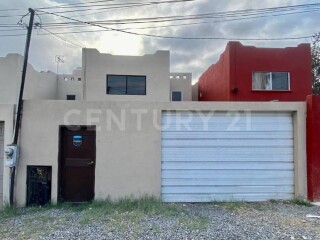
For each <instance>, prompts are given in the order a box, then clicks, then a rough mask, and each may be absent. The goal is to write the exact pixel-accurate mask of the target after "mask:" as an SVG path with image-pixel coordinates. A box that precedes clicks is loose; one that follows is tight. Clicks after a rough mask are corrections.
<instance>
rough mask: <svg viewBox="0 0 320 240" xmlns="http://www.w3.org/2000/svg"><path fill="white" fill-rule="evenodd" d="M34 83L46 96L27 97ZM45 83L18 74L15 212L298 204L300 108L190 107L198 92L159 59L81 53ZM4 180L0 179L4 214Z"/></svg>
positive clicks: (2, 108) (2, 120)
mask: <svg viewBox="0 0 320 240" xmlns="http://www.w3.org/2000/svg"><path fill="white" fill-rule="evenodd" d="M15 66H16V68H17V69H19V66H17V65H15ZM5 69H7V68H4V71H5ZM17 69H15V71H17ZM80 72H81V74H80ZM1 73H2V72H1ZM41 74H43V75H44V76H46V77H45V79H44V78H41V81H42V80H44V82H47V81H50V84H52V85H50V86H47V85H46V84H44V85H45V87H48V89H47V90H46V91H47V93H46V94H45V95H41V94H43V93H42V92H41V91H39V90H40V89H39V88H38V87H37V86H38V85H34V86H33V88H31V84H32V82H33V81H35V79H38V78H40V77H38V78H37V76H42V75H41ZM33 75H34V76H33ZM52 75H53V76H52ZM54 75H55V74H53V73H50V72H49V73H38V72H36V71H34V70H33V69H32V68H31V67H29V69H28V76H27V80H26V84H30V88H27V87H26V94H25V97H24V99H25V101H24V105H23V117H22V125H21V131H20V140H19V159H18V162H17V167H16V179H15V192H14V201H15V204H16V205H18V206H25V205H32V204H34V203H40V204H44V203H47V202H50V201H51V202H53V203H56V202H58V201H71V202H83V201H91V200H93V199H105V198H109V197H110V198H111V199H119V198H123V197H128V196H133V197H140V196H143V195H150V196H155V197H158V198H161V199H162V201H165V202H210V201H224V200H229V201H230V200H233V201H264V200H268V199H292V198H294V197H306V196H307V178H306V176H307V175H306V140H305V139H306V128H305V125H306V119H305V112H306V105H305V102H299V101H296V102H290V103H288V102H263V103H260V104H256V102H220V101H217V102H197V101H193V102H192V101H191V100H192V99H196V98H197V97H196V96H197V95H196V94H192V93H195V92H196V93H197V91H196V88H197V85H194V86H192V85H191V78H192V76H191V74H189V73H170V55H169V52H167V51H158V52H156V53H155V54H153V55H144V56H136V57H134V56H114V55H110V54H103V53H99V52H98V51H97V50H95V49H84V50H83V62H82V67H81V69H76V70H75V71H74V72H73V73H72V74H59V75H58V76H54ZM4 76H10V74H7V75H4ZM31 76H33V77H31ZM47 78H48V79H47ZM0 79H1V81H4V82H3V83H2V84H4V85H6V82H5V80H4V79H3V77H0ZM39 81H40V79H39ZM16 82H17V83H16V88H15V87H14V86H11V85H10V86H11V87H10V89H11V90H12V89H15V90H14V91H16V89H17V88H18V86H19V77H17V78H16ZM41 83H42V82H41ZM8 86H9V85H8ZM45 87H44V88H45ZM199 87H200V83H199ZM2 89H3V88H1V91H3V90H2ZM28 89H30V90H28ZM45 89H46V88H45ZM28 91H29V93H28ZM31 93H33V94H37V96H41V97H39V98H38V97H35V96H34V95H32V94H31ZM28 94H30V95H28ZM70 100H75V101H70ZM77 100H79V101H77ZM4 101H8V100H7V98H5V99H4ZM10 101H11V102H4V103H0V129H1V127H2V129H3V134H0V143H1V142H2V143H1V145H2V149H3V146H5V145H8V144H10V143H11V137H12V132H13V123H14V116H15V113H14V111H15V103H14V97H12V100H10ZM1 136H2V137H1ZM2 151H3V150H2ZM2 155H3V154H2ZM9 179H10V168H9V167H4V169H3V184H2V186H3V189H2V192H3V200H4V202H5V203H7V202H8V199H9V192H10V191H9V187H10V182H9Z"/></svg>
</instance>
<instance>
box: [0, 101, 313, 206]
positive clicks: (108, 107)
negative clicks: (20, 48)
mask: <svg viewBox="0 0 320 240" xmlns="http://www.w3.org/2000/svg"><path fill="white" fill-rule="evenodd" d="M162 111H197V112H198V111H199V112H200V111H230V114H232V113H233V112H237V111H249V112H250V111H255V112H292V114H293V123H294V162H295V183H294V184H295V196H297V197H298V196H299V197H306V195H307V194H306V192H307V189H306V185H307V184H306V183H307V179H306V104H305V102H290V103H288V102H263V103H262V102H259V103H256V102H157V103H155V102H111V101H104V102H101V101H100V102H99V101H35V100H31V101H25V103H24V109H23V120H22V130H21V140H20V142H21V146H20V160H19V163H18V167H17V181H16V190H15V201H16V204H17V205H18V206H24V205H25V204H26V191H27V190H26V174H27V165H39V166H52V196H51V197H52V201H53V202H57V199H58V159H59V129H60V126H65V125H95V126H96V129H97V132H96V167H95V199H105V198H107V197H111V198H112V199H117V198H121V197H126V196H134V197H139V196H141V195H146V194H147V195H153V196H156V197H160V194H161V127H160V126H161V112H162ZM123 116H124V119H125V121H124V122H125V123H124V124H123V123H122V121H121V120H119V119H120V118H121V117H123ZM140 120H141V121H140ZM140 123H141V124H140ZM6 180H7V178H5V181H6ZM6 184H7V183H5V182H4V185H6ZM6 197H8V196H6Z"/></svg>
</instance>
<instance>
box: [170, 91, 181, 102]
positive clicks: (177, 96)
mask: <svg viewBox="0 0 320 240" xmlns="http://www.w3.org/2000/svg"><path fill="white" fill-rule="evenodd" d="M171 101H174V102H175V101H182V92H180V91H172V92H171Z"/></svg>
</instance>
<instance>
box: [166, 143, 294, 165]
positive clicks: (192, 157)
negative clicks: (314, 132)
mask: <svg viewBox="0 0 320 240" xmlns="http://www.w3.org/2000/svg"><path fill="white" fill-rule="evenodd" d="M261 153H263V154H261ZM258 156H259V157H258ZM292 159H293V149H292V148H266V147H256V148H252V149H244V148H238V147H234V148H227V147H224V148H202V147H201V148H162V161H164V162H165V161H172V160H174V161H186V162H187V161H213V162H215V161H224V162H227V161H240V162H241V161H275V162H277V161H280V162H284V161H286V162H287V161H289V162H292Z"/></svg>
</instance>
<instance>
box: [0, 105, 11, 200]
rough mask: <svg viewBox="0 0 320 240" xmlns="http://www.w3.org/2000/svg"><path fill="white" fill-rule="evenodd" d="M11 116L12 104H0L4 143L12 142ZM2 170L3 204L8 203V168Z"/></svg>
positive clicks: (0, 182) (0, 181)
mask: <svg viewBox="0 0 320 240" xmlns="http://www.w3.org/2000/svg"><path fill="white" fill-rule="evenodd" d="M13 116H14V105H12V104H0V122H2V123H4V145H8V144H11V143H12V134H13ZM1 154H4V153H1ZM1 164H2V165H3V162H1ZM2 171H3V172H2V173H0V184H2V190H3V198H2V199H0V201H2V200H3V203H4V205H6V204H7V203H9V168H7V167H4V168H2ZM2 176H3V179H2ZM0 205H1V204H0Z"/></svg>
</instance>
